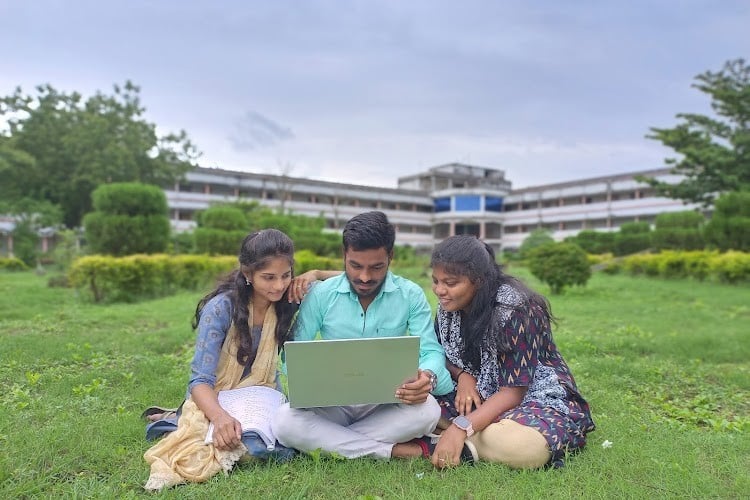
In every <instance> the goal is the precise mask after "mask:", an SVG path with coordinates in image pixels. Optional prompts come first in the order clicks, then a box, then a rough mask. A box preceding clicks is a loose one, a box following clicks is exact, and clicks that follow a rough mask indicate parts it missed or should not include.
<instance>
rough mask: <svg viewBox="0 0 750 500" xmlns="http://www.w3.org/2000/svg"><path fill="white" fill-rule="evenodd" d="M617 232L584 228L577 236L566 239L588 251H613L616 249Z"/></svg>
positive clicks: (599, 252) (597, 252) (595, 252)
mask: <svg viewBox="0 0 750 500" xmlns="http://www.w3.org/2000/svg"><path fill="white" fill-rule="evenodd" d="M615 234H616V233H612V232H608V231H606V232H605V231H594V230H592V229H584V230H583V231H581V232H580V233H578V234H576V235H575V236H571V237H569V238H566V239H565V241H568V242H570V243H575V244H576V245H578V246H579V247H581V248H583V250H584V251H585V252H587V253H593V254H602V253H612V252H614V250H615Z"/></svg>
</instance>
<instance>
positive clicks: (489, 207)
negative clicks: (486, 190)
mask: <svg viewBox="0 0 750 500" xmlns="http://www.w3.org/2000/svg"><path fill="white" fill-rule="evenodd" d="M484 209H485V211H487V212H502V211H503V199H502V198H500V197H499V196H487V197H485V199H484Z"/></svg>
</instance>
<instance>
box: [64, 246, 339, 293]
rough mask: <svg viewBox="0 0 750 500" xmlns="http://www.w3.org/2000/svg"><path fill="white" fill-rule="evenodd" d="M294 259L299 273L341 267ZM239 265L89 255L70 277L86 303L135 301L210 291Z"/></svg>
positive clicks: (228, 260) (194, 258)
mask: <svg viewBox="0 0 750 500" xmlns="http://www.w3.org/2000/svg"><path fill="white" fill-rule="evenodd" d="M295 260H296V264H295V272H296V273H297V274H300V273H303V272H305V271H309V270H311V269H339V268H340V267H341V259H331V258H326V257H318V256H317V255H315V254H313V253H312V252H309V251H304V250H303V251H300V252H297V254H296V255H295ZM237 266H238V264H237V257H234V256H231V255H220V256H208V255H166V254H152V255H143V254H139V255H129V256H126V257H110V256H103V255H90V256H86V257H81V258H80V259H77V260H76V261H74V262H73V264H72V266H71V268H70V271H69V273H68V278H69V282H70V284H71V286H73V287H75V288H76V289H77V290H78V291H79V293H80V294H81V295H82V296H83V297H84V298H85V299H87V300H91V301H94V302H132V301H135V300H141V299H148V298H154V297H162V296H165V295H169V294H172V293H175V292H176V291H178V290H204V289H208V288H210V287H211V286H213V284H214V283H215V282H216V280H217V279H218V278H219V277H220V276H221V275H223V274H226V273H229V272H230V271H232V270H233V269H235V268H237Z"/></svg>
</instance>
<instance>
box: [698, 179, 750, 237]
mask: <svg viewBox="0 0 750 500" xmlns="http://www.w3.org/2000/svg"><path fill="white" fill-rule="evenodd" d="M705 236H706V241H707V242H708V243H709V244H710V245H712V246H715V247H716V248H718V249H719V250H722V251H726V250H738V251H742V252H750V192H748V191H739V192H734V193H728V194H725V195H723V196H721V197H719V198H718V199H717V200H716V203H715V204H714V213H713V215H712V216H711V220H710V221H709V222H708V224H707V225H706V229H705Z"/></svg>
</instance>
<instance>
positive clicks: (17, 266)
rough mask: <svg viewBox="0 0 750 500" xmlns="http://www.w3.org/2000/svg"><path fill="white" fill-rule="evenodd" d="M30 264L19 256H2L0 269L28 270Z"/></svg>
mask: <svg viewBox="0 0 750 500" xmlns="http://www.w3.org/2000/svg"><path fill="white" fill-rule="evenodd" d="M27 269H29V266H27V265H26V263H25V262H24V261H22V260H21V259H19V258H18V257H0V270H3V271H26V270H27Z"/></svg>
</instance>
